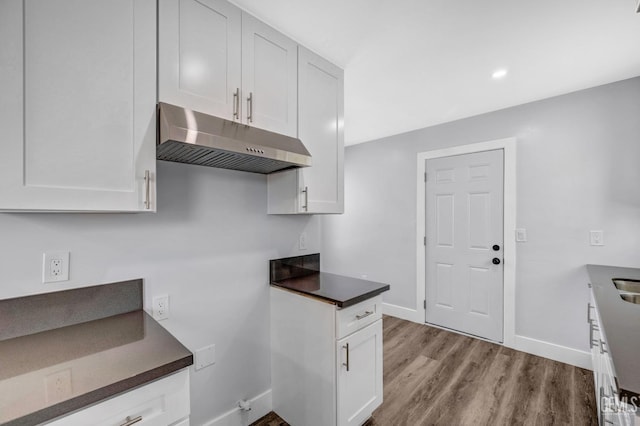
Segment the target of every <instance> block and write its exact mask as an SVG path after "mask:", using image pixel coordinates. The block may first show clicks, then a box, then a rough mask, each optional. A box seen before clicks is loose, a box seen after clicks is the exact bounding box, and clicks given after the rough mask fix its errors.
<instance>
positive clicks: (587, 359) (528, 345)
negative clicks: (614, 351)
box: [382, 303, 592, 370]
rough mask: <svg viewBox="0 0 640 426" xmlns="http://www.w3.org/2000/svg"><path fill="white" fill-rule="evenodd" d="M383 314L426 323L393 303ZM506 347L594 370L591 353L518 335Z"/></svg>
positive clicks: (383, 307) (420, 317) (413, 311)
mask: <svg viewBox="0 0 640 426" xmlns="http://www.w3.org/2000/svg"><path fill="white" fill-rule="evenodd" d="M382 313H383V314H385V315H390V316H392V317H396V318H400V319H403V320H407V321H411V322H415V323H418V324H424V323H425V321H424V318H422V313H418V311H416V310H415V309H409V308H405V307H403V306H398V305H392V304H391V303H383V304H382ZM505 346H508V347H510V348H512V349H516V350H518V351H522V352H527V353H530V354H532V355H537V356H541V357H543V358H549V359H552V360H554V361H559V362H564V363H565V364H570V365H575V366H576V367H580V368H586V369H588V370H591V369H592V365H591V353H589V352H584V351H580V350H577V349H572V348H568V347H566V346H560V345H556V344H555V343H549V342H545V341H542V340H537V339H533V338H531V337H525V336H518V335H516V336H515V341H514V345H513V346H510V345H505Z"/></svg>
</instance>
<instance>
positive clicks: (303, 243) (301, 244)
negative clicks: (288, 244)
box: [298, 232, 307, 250]
mask: <svg viewBox="0 0 640 426" xmlns="http://www.w3.org/2000/svg"><path fill="white" fill-rule="evenodd" d="M298 248H299V249H300V250H306V249H307V233H306V232H303V233H302V234H300V238H299V239H298Z"/></svg>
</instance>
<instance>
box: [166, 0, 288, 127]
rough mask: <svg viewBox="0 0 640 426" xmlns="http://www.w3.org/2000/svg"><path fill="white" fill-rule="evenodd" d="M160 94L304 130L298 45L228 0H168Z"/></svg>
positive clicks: (262, 123) (230, 115) (233, 116)
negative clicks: (299, 123) (299, 104)
mask: <svg viewBox="0 0 640 426" xmlns="http://www.w3.org/2000/svg"><path fill="white" fill-rule="evenodd" d="M159 25H160V31H159V92H158V94H159V99H160V101H162V102H167V103H170V104H174V105H179V106H182V107H185V108H189V109H193V110H195V111H199V112H203V113H206V114H211V115H215V116H217V117H222V118H226V119H228V120H234V121H239V122H242V123H245V124H248V125H251V126H255V127H259V128H262V129H266V130H270V131H273V132H278V133H283V134H286V135H289V136H295V135H296V133H297V73H296V66H297V52H296V48H297V45H296V43H295V42H293V41H292V40H290V39H288V38H287V37H285V36H283V35H282V34H280V33H279V32H277V31H276V30H274V29H273V28H271V27H269V26H267V25H265V24H264V23H262V22H260V21H258V20H257V19H255V18H254V17H252V16H251V15H249V14H246V13H244V12H242V11H241V10H240V9H238V8H237V7H235V6H233V5H231V4H229V3H227V2H226V1H223V0H177V1H176V0H160V11H159Z"/></svg>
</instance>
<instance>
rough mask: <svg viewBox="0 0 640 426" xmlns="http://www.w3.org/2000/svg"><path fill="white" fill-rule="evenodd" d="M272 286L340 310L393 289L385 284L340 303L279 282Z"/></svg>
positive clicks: (273, 282)
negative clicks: (331, 305) (326, 303)
mask: <svg viewBox="0 0 640 426" xmlns="http://www.w3.org/2000/svg"><path fill="white" fill-rule="evenodd" d="M270 285H272V286H274V287H278V288H281V289H284V290H288V291H291V292H293V293H296V294H300V295H303V296H308V297H311V298H313V299H318V300H322V301H325V302H329V303H331V304H334V305H336V306H337V307H339V308H348V307H349V306H353V305H356V304H358V303H360V302H363V301H365V300H367V299H371V298H372V297H375V296H377V295H379V294H382V293H384V292H385V291H388V290H389V289H390V288H391V286H390V285H389V284H385V285H384V286H382V287H380V288H378V289H375V290H372V291H369V292H366V293H363V294H361V295H358V296H355V297H352V298H350V299H347V300H343V301H340V300H336V299H332V298H330V297H327V296H322V295H318V294H313V293H310V292H306V291H301V290H296V289H293V288H290V287H287V286H285V285H282V284H280V283H279V282H278V281H272V282H271V283H270Z"/></svg>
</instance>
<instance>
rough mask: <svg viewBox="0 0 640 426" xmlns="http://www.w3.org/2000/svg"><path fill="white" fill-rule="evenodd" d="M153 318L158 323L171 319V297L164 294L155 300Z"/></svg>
mask: <svg viewBox="0 0 640 426" xmlns="http://www.w3.org/2000/svg"><path fill="white" fill-rule="evenodd" d="M153 317H154V318H155V319H156V320H157V321H162V320H164V319H167V318H169V295H168V294H162V295H159V296H155V297H154V298H153Z"/></svg>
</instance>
